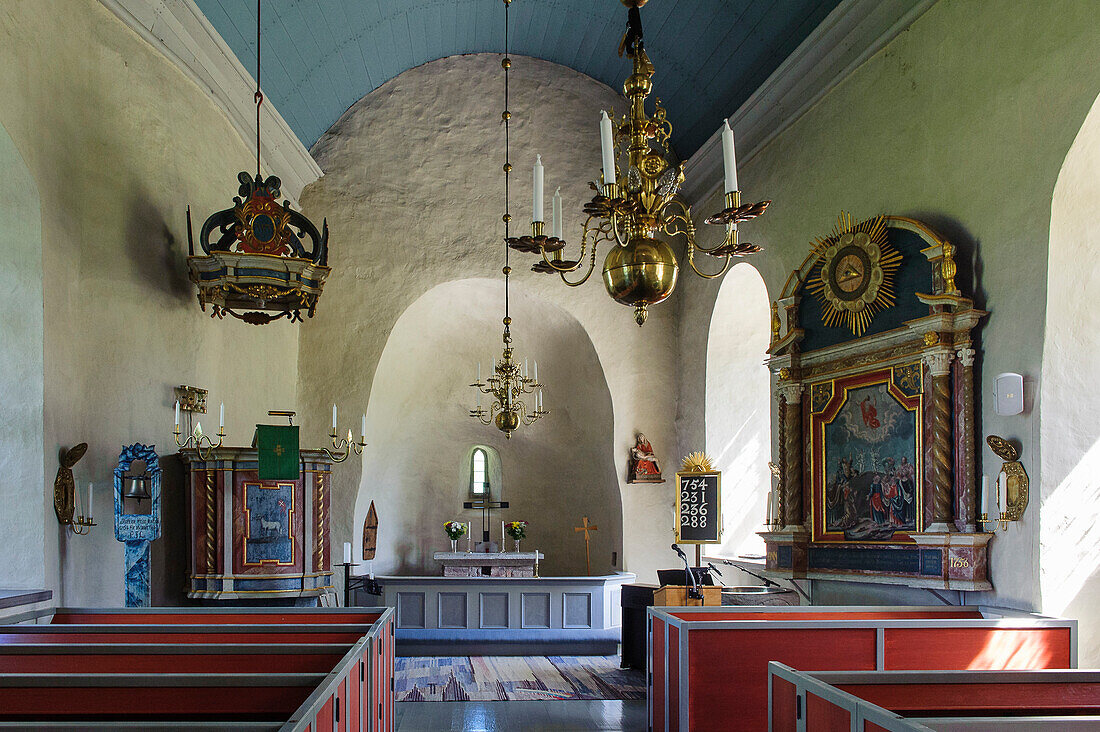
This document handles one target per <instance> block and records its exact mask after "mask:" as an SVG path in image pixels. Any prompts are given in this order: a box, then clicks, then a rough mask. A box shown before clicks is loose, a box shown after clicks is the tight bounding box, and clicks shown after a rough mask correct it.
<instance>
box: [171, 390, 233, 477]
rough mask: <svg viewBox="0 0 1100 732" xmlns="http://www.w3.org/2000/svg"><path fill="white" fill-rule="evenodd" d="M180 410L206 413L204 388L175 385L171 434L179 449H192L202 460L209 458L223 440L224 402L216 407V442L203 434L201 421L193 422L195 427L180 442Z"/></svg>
mask: <svg viewBox="0 0 1100 732" xmlns="http://www.w3.org/2000/svg"><path fill="white" fill-rule="evenodd" d="M180 411H185V412H189V413H195V412H198V413H199V414H206V390H205V389H198V388H196V387H194V386H178V387H176V426H175V429H174V430H173V431H172V434H173V436H174V437H175V438H176V446H177V447H179V448H180V449H181V450H188V449H191V450H194V451H195V452H196V453H198V456H199V458H201V459H202V460H210V459H211V458H212V457H213V456H214V453H215V451H216V450H217V449H218V448H219V447H221V446H222V442H223V441H224V440H225V403H224V402H223V403H222V404H221V405H220V406H219V408H218V434H217V438H218V441H217V442H216V443H215V442H214V441H213V440H212V439H211V438H210V437H208V436H207V435H205V434H203V431H202V422H195V428H194V429H193V430H191V434H189V435H188V436H187V439H186V440H183V441H182V442H181V441H180V434H182V433H181V432H180Z"/></svg>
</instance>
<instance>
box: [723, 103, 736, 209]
mask: <svg viewBox="0 0 1100 732" xmlns="http://www.w3.org/2000/svg"><path fill="white" fill-rule="evenodd" d="M722 162H723V163H724V164H725V168H726V193H729V192H730V191H736V190H737V154H736V152H735V151H734V147H733V129H732V128H731V127H730V121H729V120H728V119H727V120H723V121H722Z"/></svg>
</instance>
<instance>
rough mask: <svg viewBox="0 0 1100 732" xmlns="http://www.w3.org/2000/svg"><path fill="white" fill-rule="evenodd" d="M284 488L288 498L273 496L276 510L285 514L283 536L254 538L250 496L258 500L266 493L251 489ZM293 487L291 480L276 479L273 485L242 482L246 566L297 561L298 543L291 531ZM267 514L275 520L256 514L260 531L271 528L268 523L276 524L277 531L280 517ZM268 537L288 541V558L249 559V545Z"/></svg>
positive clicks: (269, 489) (291, 564)
mask: <svg viewBox="0 0 1100 732" xmlns="http://www.w3.org/2000/svg"><path fill="white" fill-rule="evenodd" d="M285 489H289V490H290V498H289V500H284V499H282V498H279V497H277V496H276V497H273V500H275V501H277V503H276V509H277V511H279V512H283V511H285V515H286V525H285V529H286V530H285V532H284V533H285V536H284V535H281V534H278V533H276V534H274V535H272V536H271V537H263V538H260V539H258V538H254V537H253V533H252V531H253V528H254V527H253V525H252V519H253V516H252V512H253V509H252V506H253V501H252V497H253V496H256V497H257V502H259V498H260V497H266V494H264V493H253V490H256V491H279V492H281V491H283V490H285ZM294 489H295V484H294V482H293V481H277V482H276V483H275V485H266V484H265V483H262V482H252V481H249V482H246V483H245V484H244V495H245V505H244V561H243V565H244V566H246V567H259V566H261V565H264V564H276V565H279V566H282V567H287V566H293V565H294V564H295V563H296V562H297V561H298V544H297V542H296V541H295V540H294V531H293V526H294V505H295V501H296V498H295V490H294ZM268 515H269V516H273V517H274V518H275V521H268V520H267V519H266V518H265V517H263V516H257V517H256V518H257V520H258V521H259V522H260V531H267V530H269V528H271V527H269V524H276V526H274V527H273V528H274V530H275V531H276V532H278V531H279V529H280V527H281V526H282V521H281V520H280V518H279V517H278V516H274V515H273V514H272V513H271V512H268ZM269 538H271V539H277V540H282V539H286V540H288V541H289V542H290V558H289V560H283V559H281V558H280V557H279V556H275V557H264V558H261V559H255V558H254V559H251V560H250V559H249V556H248V550H249V547H250V546H251V545H252V544H253V543H258V542H259V541H264V540H266V539H269Z"/></svg>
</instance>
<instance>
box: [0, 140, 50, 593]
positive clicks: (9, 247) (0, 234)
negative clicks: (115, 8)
mask: <svg viewBox="0 0 1100 732" xmlns="http://www.w3.org/2000/svg"><path fill="white" fill-rule="evenodd" d="M0 170H2V171H4V175H3V176H0V251H3V252H4V262H5V265H4V267H3V268H0V310H2V311H3V312H4V313H5V314H7V315H5V317H4V318H3V319H0V343H3V347H0V505H3V507H4V508H3V510H2V511H0V536H2V537H4V546H5V550H4V552H3V553H2V554H0V558H2V559H3V560H4V561H2V562H0V586H3V587H16V588H30V587H45V586H46V583H47V580H48V577H47V574H48V573H47V571H46V565H45V554H46V534H45V532H46V525H47V524H46V523H45V521H46V520H47V519H48V518H49V514H52V513H53V510H52V508H50V503H52V500H51V501H49V502H47V501H46V500H45V498H46V497H45V495H44V494H43V491H44V490H45V480H44V470H45V467H44V466H45V461H44V456H43V436H42V413H43V412H42V410H43V378H44V372H43V355H42V353H43V330H42V329H43V319H42V214H41V211H40V208H39V198H38V187H37V185H36V184H35V181H34V177H33V176H32V175H31V172H30V170H29V169H28V168H27V165H26V163H25V162H24V161H23V158H22V156H20V154H19V151H18V150H17V149H16V148H15V144H14V143H13V142H12V140H11V138H10V137H8V134H7V132H6V131H5V130H4V129H3V128H2V127H0ZM13 313H17V314H18V316H17V317H10V314H13Z"/></svg>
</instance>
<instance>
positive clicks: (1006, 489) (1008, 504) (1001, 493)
mask: <svg viewBox="0 0 1100 732" xmlns="http://www.w3.org/2000/svg"><path fill="white" fill-rule="evenodd" d="M985 441H986V443H987V444H988V445H989V449H990V450H992V451H993V452H994V453H996V455H997V457H999V458H1001V459H1002V460H1003V461H1004V462H1003V463H1002V464H1001V471H1000V472H999V473H998V474H997V490H996V492H995V493H994V494H993V496H994V501H995V502H994V505H993V506H990V508H995V509H996V511H997V514H996V518H992V512H986V513H982V514H980V515H979V516H978V520H979V521H981V522H982V523H983V524H991V523H994V521H995V522H996V526H994V527H993V528H994V530H996V529H997V528H1001V529H1007V528H1008V524H1009V522H1010V521H1019V520H1020V519H1021V518H1022V517H1023V515H1024V509H1026V508H1027V502H1028V479H1027V472H1026V471H1025V470H1024V466H1023V464H1022V463H1020V461H1019V459H1018V458H1019V457H1020V453H1019V451H1018V450H1017V449H1016V448H1015V447H1013V446H1012V445H1011V444H1010V443H1009V442H1008V440H1006V439H1004V438H1003V437H998V436H997V435H990V436H989V437H987V438H986V439H985ZM989 495H990V494H989V481H988V479H986V477H985V476H982V500H983V501H984V502H985V503H986V504H987V505H988V503H989V501H988V498H987V496H989ZM1002 506H1003V507H1004V508H1003V509H1002Z"/></svg>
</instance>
